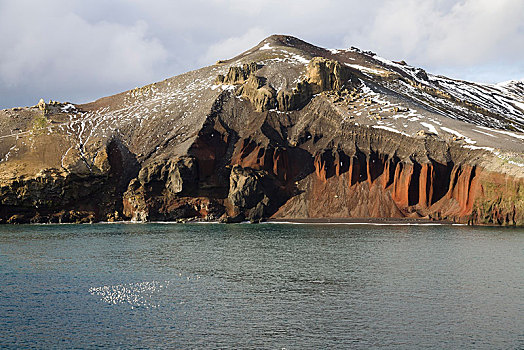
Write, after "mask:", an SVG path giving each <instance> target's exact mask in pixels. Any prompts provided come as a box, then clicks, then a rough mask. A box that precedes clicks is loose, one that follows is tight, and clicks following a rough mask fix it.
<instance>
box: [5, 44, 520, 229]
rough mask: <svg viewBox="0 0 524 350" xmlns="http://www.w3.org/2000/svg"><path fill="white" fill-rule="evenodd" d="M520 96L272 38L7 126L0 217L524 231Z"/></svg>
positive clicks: (15, 118) (11, 117) (9, 114)
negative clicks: (402, 222)
mask: <svg viewBox="0 0 524 350" xmlns="http://www.w3.org/2000/svg"><path fill="white" fill-rule="evenodd" d="M510 85H511V86H510V87H507V86H495V85H486V84H474V83H470V82H464V81H458V80H453V79H449V78H445V77H441V76H437V75H433V74H430V73H427V72H426V71H424V70H423V69H420V68H416V67H411V66H409V65H407V64H405V62H402V61H401V62H393V61H389V60H386V59H383V58H381V57H379V56H377V55H376V54H374V53H372V52H369V51H361V50H359V49H356V48H351V49H345V50H329V49H323V48H320V47H317V46H315V45H311V44H308V43H306V42H304V41H302V40H300V39H297V38H294V37H290V36H283V35H274V36H270V37H268V38H266V39H264V40H262V41H261V42H260V43H259V44H258V45H256V46H255V47H253V48H252V49H249V50H247V51H245V52H243V53H241V54H239V55H237V56H235V57H234V58H231V59H228V60H224V61H219V62H217V64H215V65H212V66H208V67H203V68H201V69H198V70H195V71H190V72H187V73H184V74H181V75H179V76H175V77H172V78H168V79H165V80H164V81H161V82H157V83H153V84H149V85H146V86H143V87H141V88H135V89H132V90H129V91H125V92H122V93H119V94H115V95H112V96H108V97H104V98H101V99H98V100H96V101H94V102H90V103H87V104H81V105H73V104H64V103H58V102H51V103H47V104H46V103H44V102H43V101H41V103H40V104H39V105H37V106H34V107H31V108H21V109H11V110H4V111H1V112H0V164H1V165H2V168H1V169H0V179H1V183H0V203H1V207H0V218H1V220H3V221H4V222H11V223H14V222H30V221H31V222H50V221H51V222H53V221H64V222H65V221H87V222H89V221H99V220H121V219H134V220H187V219H192V220H218V219H221V220H223V221H239V220H245V219H248V220H253V221H258V220H263V219H265V218H270V217H274V218H290V219H291V218H319V217H349V218H351V217H364V218H366V217H412V218H421V217H422V218H426V219H428V220H431V219H434V220H435V219H446V220H452V221H456V222H470V223H476V224H522V220H523V219H522V218H523V217H524V212H523V211H524V199H523V198H522V193H523V191H522V190H521V189H522V188H523V184H522V183H523V181H524V180H523V179H524V168H523V167H524V156H523V154H524V146H523V142H522V140H524V134H523V133H522V131H524V95H523V94H522V91H521V90H520V88H521V87H520V85H519V83H518V82H516V83H514V84H510ZM493 184H496V186H495V185H493ZM492 185H493V186H492ZM499 187H500V193H498V190H497V189H498V188H499ZM501 193H502V194H503V195H501ZM93 199H96V201H97V203H96V204H95V203H92V200H93Z"/></svg>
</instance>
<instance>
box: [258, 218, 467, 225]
mask: <svg viewBox="0 0 524 350" xmlns="http://www.w3.org/2000/svg"><path fill="white" fill-rule="evenodd" d="M262 223H270V224H337V225H344V224H345V225H421V226H423V225H426V226H435V225H446V226H451V225H459V226H467V224H460V223H455V222H453V221H449V220H428V219H414V218H302V219H286V218H282V219H267V220H265V221H263V222H262Z"/></svg>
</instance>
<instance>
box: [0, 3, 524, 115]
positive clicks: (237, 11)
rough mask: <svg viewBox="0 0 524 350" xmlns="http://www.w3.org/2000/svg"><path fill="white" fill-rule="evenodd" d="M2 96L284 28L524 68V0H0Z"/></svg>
mask: <svg viewBox="0 0 524 350" xmlns="http://www.w3.org/2000/svg"><path fill="white" fill-rule="evenodd" d="M0 34H1V35H0V108H6V107H15V106H26V105H34V104H36V103H37V102H38V100H39V99H40V98H44V99H45V100H46V101H47V100H49V99H53V100H59V101H71V102H76V103H81V102H87V101H91V100H94V99H96V98H98V97H102V96H106V95H109V94H113V93H117V92H120V91H124V90H128V89H131V88H134V87H136V86H141V85H145V84H148V83H152V82H154V81H159V80H163V79H165V78H167V77H171V76H174V75H177V74H180V73H183V72H185V71H188V70H192V69H196V68H199V67H202V66H205V65H210V64H213V63H214V62H215V61H216V60H218V59H224V58H228V57H232V56H235V55H236V54H238V53H240V52H242V51H244V50H246V49H248V48H250V47H252V46H254V45H256V44H257V43H258V42H260V41H261V40H262V39H264V38H265V37H267V36H269V35H271V34H290V35H294V36H296V37H299V38H301V39H303V40H305V41H308V42H310V43H313V44H315V45H318V46H322V47H327V48H347V47H350V46H356V47H359V48H361V49H365V50H372V51H374V52H376V53H377V54H379V55H380V56H383V57H386V58H389V59H394V60H401V59H403V60H405V61H407V62H408V63H409V64H411V65H415V66H419V67H423V68H425V69H426V70H428V71H430V72H432V73H435V74H443V75H447V76H449V77H453V78H460V79H466V80H472V81H478V82H488V83H495V82H500V81H505V80H510V79H523V78H524V0H462V1H458V0H367V1H362V0H314V1H311V0H190V1H189V0H185V1H176V0H175V1H174V0H155V1H153V0H113V1H109V0H90V1H80V0H46V1H37V0H0Z"/></svg>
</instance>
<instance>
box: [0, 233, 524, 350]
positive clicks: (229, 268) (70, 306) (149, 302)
mask: <svg viewBox="0 0 524 350" xmlns="http://www.w3.org/2000/svg"><path fill="white" fill-rule="evenodd" d="M523 267H524V230H523V229H494V228H473V227H464V226H420V225H419V226H395V225H392V226H375V225H327V224H325V225H312V224H308V225H297V224H295V225H293V224H259V225H251V224H230V225H225V224H96V225H42V226H29V225H21V226H0V348H29V347H33V348H46V349H47V348H96V347H110V348H114V347H123V348H178V349H208V348H209V349H216V348H223V349H228V348H234V349H284V348H285V349H328V348H329V349H333V348H334V349H339V348H340V349H372V348H384V349H422V348H424V349H522V348H524V272H523V271H524V270H523Z"/></svg>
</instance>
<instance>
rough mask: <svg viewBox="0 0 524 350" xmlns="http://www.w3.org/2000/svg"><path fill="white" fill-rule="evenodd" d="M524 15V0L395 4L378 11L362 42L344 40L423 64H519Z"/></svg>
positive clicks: (408, 1) (403, 0)
mask: <svg viewBox="0 0 524 350" xmlns="http://www.w3.org/2000/svg"><path fill="white" fill-rule="evenodd" d="M522 13H524V2H523V1H520V0H501V1H491V0H466V1H461V2H457V1H447V2H442V1H437V0H428V1H417V0H394V1H389V2H387V3H385V4H384V6H381V7H380V8H379V9H377V12H376V14H375V16H374V19H373V21H372V22H370V24H369V25H367V26H366V28H365V30H364V31H362V32H360V33H359V37H358V38H356V37H355V35H351V34H350V35H348V36H346V37H345V39H344V41H345V43H346V44H349V43H350V42H354V41H355V40H357V41H358V42H359V43H362V44H363V45H366V46H367V47H368V48H371V49H373V50H380V52H379V53H380V54H381V55H383V56H389V57H390V58H398V59H400V58H403V59H408V60H414V62H412V63H414V64H418V65H426V66H428V65H429V66H436V67H446V66H447V67H457V68H460V67H462V68H463V67H470V66H473V65H477V64H481V65H482V64H494V63H501V62H506V64H507V63H510V64H514V65H515V64H518V59H517V58H516V57H518V56H520V57H522V56H523V55H524V45H522V43H524V29H523V22H522Z"/></svg>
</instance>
